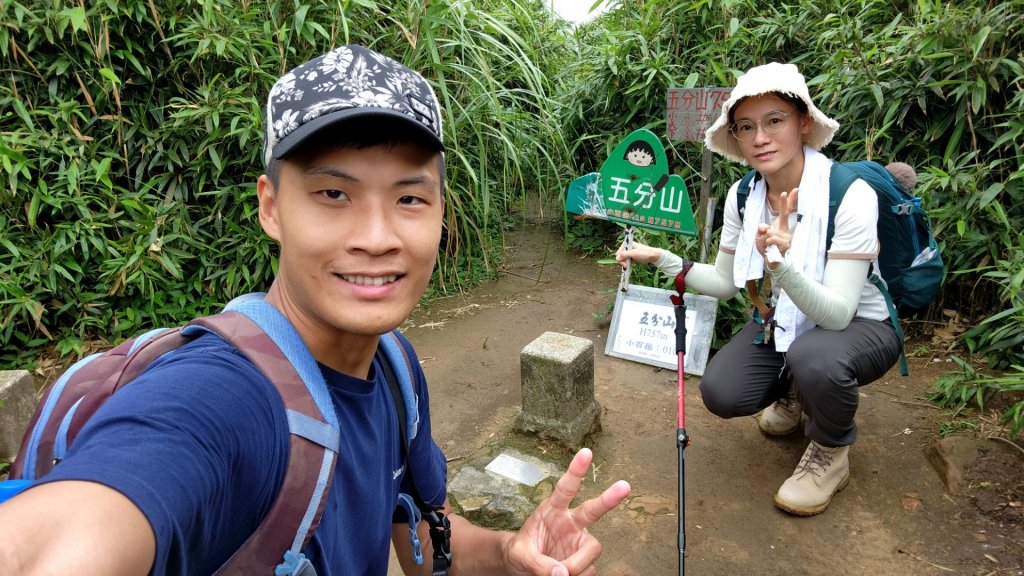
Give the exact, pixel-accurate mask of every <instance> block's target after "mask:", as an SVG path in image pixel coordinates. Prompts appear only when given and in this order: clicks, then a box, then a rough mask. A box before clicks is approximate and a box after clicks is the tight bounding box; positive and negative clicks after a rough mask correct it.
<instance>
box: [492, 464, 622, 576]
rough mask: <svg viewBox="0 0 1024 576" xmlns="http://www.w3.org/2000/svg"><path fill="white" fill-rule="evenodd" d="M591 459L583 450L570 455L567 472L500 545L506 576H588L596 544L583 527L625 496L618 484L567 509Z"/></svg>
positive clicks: (598, 549)
mask: <svg viewBox="0 0 1024 576" xmlns="http://www.w3.org/2000/svg"><path fill="white" fill-rule="evenodd" d="M591 458H593V455H592V454H591V452H590V450H588V449H586V448H584V449H583V450H580V451H579V452H577V453H576V456H575V457H574V458H573V459H572V462H571V463H570V464H569V469H568V470H567V471H566V473H565V474H564V475H562V477H561V478H560V479H559V480H558V483H557V484H556V485H555V491H554V492H553V493H552V494H551V496H549V497H548V498H547V499H546V500H544V501H543V502H541V503H540V505H539V506H537V509H536V510H534V511H533V514H531V515H530V517H529V518H527V519H526V522H525V523H524V524H523V527H522V528H521V529H520V530H519V531H518V532H517V533H516V534H515V535H514V537H512V538H511V539H510V540H509V541H508V542H507V543H506V546H505V550H504V555H505V559H506V566H508V567H509V572H510V573H515V574H524V575H533V576H570V575H571V576H577V575H584V576H593V575H595V574H597V569H596V568H595V567H594V561H595V560H597V557H598V556H599V555H600V554H601V543H600V542H598V541H597V538H594V537H593V536H592V535H591V534H590V533H589V532H587V526H590V525H591V524H593V523H594V522H597V521H598V520H599V519H600V518H601V517H602V516H604V515H605V514H606V513H607V512H608V511H609V510H611V509H613V508H615V507H616V506H618V505H619V504H620V503H621V502H622V501H623V500H624V499H625V498H626V496H628V495H629V492H630V490H631V488H630V486H629V484H628V483H627V482H625V481H624V480H620V481H618V482H616V483H614V484H612V485H611V486H609V487H608V489H606V490H605V491H604V492H603V493H602V494H601V495H600V496H598V497H596V498H591V499H590V500H587V501H586V502H584V503H582V504H580V505H579V506H577V507H576V508H571V509H570V508H569V504H570V503H572V499H573V498H575V497H576V493H577V492H579V489H580V484H582V482H583V475H584V474H585V473H586V472H587V468H589V467H590V460H591Z"/></svg>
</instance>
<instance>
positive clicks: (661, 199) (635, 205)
mask: <svg viewBox="0 0 1024 576" xmlns="http://www.w3.org/2000/svg"><path fill="white" fill-rule="evenodd" d="M565 209H566V210H567V211H568V212H571V213H573V214H579V215H581V216H589V217H592V218H600V219H602V220H611V221H613V222H620V223H622V224H626V225H632V226H639V227H641V228H650V229H653V230H661V231H664V232H670V233H673V234H683V235H686V236H696V235H697V227H696V225H695V224H694V221H693V209H692V208H691V207H690V197H689V194H688V193H687V190H686V184H685V183H684V182H683V179H682V178H681V177H679V175H678V174H670V173H669V169H668V160H667V159H666V157H665V147H664V146H663V145H662V143H661V141H660V140H659V139H658V137H657V136H655V135H654V133H653V132H651V131H649V130H636V131H634V132H633V133H631V134H630V135H629V136H627V137H626V138H625V139H624V140H623V141H622V142H621V143H619V145H618V146H616V147H615V150H614V151H612V153H611V155H610V156H609V157H608V159H607V160H605V162H604V164H602V165H601V171H600V172H592V173H590V174H587V175H585V176H581V177H580V178H577V179H576V180H574V181H573V182H572V183H571V184H570V185H569V190H568V193H567V195H566V200H565Z"/></svg>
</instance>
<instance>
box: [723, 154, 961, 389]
mask: <svg viewBox="0 0 1024 576" xmlns="http://www.w3.org/2000/svg"><path fill="white" fill-rule="evenodd" d="M755 177H759V175H758V174H757V171H756V170H751V171H749V172H747V174H746V175H744V176H743V178H742V179H741V180H740V184H739V187H738V188H737V198H736V200H737V204H738V206H739V207H740V219H741V220H742V218H743V210H742V208H743V206H744V204H745V203H746V199H747V195H748V193H749V190H750V184H751V182H753V180H754V178H755ZM858 178H860V179H862V180H864V181H865V182H867V183H868V185H870V186H871V187H872V188H873V189H874V190H875V195H876V196H877V197H878V243H879V253H878V268H879V270H878V273H874V272H872V273H871V274H870V276H869V277H868V278H869V280H870V281H871V283H872V284H874V285H875V286H876V287H877V288H878V290H879V291H880V292H881V293H882V295H883V296H884V297H885V301H886V304H887V306H888V308H889V317H890V318H891V319H892V323H893V326H895V327H896V332H897V334H898V335H899V337H900V340H901V341H902V340H903V331H902V330H901V329H900V324H899V318H907V317H910V316H913V315H914V314H917V313H918V312H921V311H922V310H924V309H925V308H927V307H928V305H929V304H931V302H932V300H934V299H935V296H936V295H938V293H939V288H940V287H941V285H942V278H943V273H944V269H943V264H942V255H941V254H940V253H939V245H938V243H936V241H935V237H934V236H933V234H932V224H931V220H930V219H929V218H928V213H927V212H925V211H924V209H923V208H921V199H920V198H916V197H913V196H911V195H910V192H909V191H908V190H907V189H906V188H904V187H903V185H902V184H900V183H899V182H898V181H897V180H896V179H895V178H894V177H893V175H892V174H890V173H889V171H888V170H886V169H885V167H883V166H882V165H881V164H879V163H877V162H874V161H872V160H861V161H858V162H835V163H833V164H832V173H831V175H830V176H829V190H828V195H829V201H828V229H827V231H826V233H825V246H826V252H827V251H828V249H829V248H830V247H831V246H832V236H833V235H834V234H835V219H836V212H837V211H838V210H839V205H840V204H842V202H843V197H844V196H845V195H846V191H847V190H848V189H849V188H850V185H851V184H853V182H854V181H855V180H857V179H858ZM879 276H881V277H879ZM882 280H884V282H882ZM900 362H901V364H900V368H901V371H902V373H903V374H904V375H906V373H907V366H906V357H905V356H903V357H901V359H900Z"/></svg>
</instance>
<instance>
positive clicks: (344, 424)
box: [42, 335, 447, 576]
mask: <svg viewBox="0 0 1024 576" xmlns="http://www.w3.org/2000/svg"><path fill="white" fill-rule="evenodd" d="M402 342H403V345H404V346H405V348H406V350H407V352H408V354H409V357H410V359H411V363H412V365H413V366H414V367H415V379H414V386H415V388H416V391H417V393H418V395H419V410H420V429H419V433H418V434H417V436H416V438H415V439H414V441H413V443H412V445H411V446H410V450H409V466H406V465H405V462H404V459H403V457H402V451H401V446H400V444H399V443H400V442H401V438H400V432H399V428H398V424H397V415H396V413H395V408H394V403H393V402H392V400H391V396H390V391H389V390H388V384H387V382H386V381H385V380H384V376H383V370H382V369H380V366H379V365H378V361H377V360H376V359H375V360H374V368H373V374H374V377H373V379H372V380H369V381H367V380H361V379H358V378H352V377H350V376H346V375H344V374H341V373H338V372H335V371H333V370H331V369H329V368H326V367H325V366H322V365H321V367H320V368H321V371H322V372H323V374H324V378H325V380H326V381H327V387H328V389H329V391H330V394H331V398H332V400H333V402H334V407H335V410H336V411H337V413H338V421H339V422H340V423H341V447H340V450H339V453H338V462H337V465H336V467H335V474H334V483H333V486H332V488H331V491H330V494H329V495H328V499H327V504H326V506H325V509H324V513H323V517H322V519H321V523H320V527H319V528H318V529H317V531H316V533H315V534H314V536H313V539H312V540H311V541H310V543H309V545H308V546H307V547H306V549H305V550H304V551H303V552H304V553H305V554H306V556H307V557H308V558H309V559H310V560H311V561H312V562H313V564H314V566H315V567H316V569H317V573H318V574H319V575H320V576H330V575H339V574H345V575H381V576H383V575H385V574H387V564H388V557H389V553H390V544H391V541H390V537H391V527H392V514H393V512H394V511H395V507H396V505H397V501H398V493H399V492H402V491H407V490H403V489H402V487H403V485H404V481H405V478H406V471H407V470H409V469H411V470H413V471H414V473H415V482H416V487H417V488H418V490H419V492H420V494H421V496H422V497H423V499H424V500H425V501H427V502H428V503H430V504H434V505H438V506H439V505H441V504H442V503H443V502H444V499H445V491H446V474H447V469H446V464H445V458H444V455H443V454H442V453H441V450H440V449H439V448H438V447H437V445H436V444H435V443H434V441H433V439H432V438H431V435H430V416H429V409H428V404H429V400H428V397H427V387H426V382H425V378H424V377H423V373H422V371H421V370H419V363H418V362H417V360H416V356H415V353H414V352H413V350H412V346H411V345H410V344H409V343H408V341H405V340H404V338H403V339H402ZM395 369H396V370H400V369H404V367H401V366H396V367H395ZM288 441H289V436H288V423H287V421H286V419H285V412H284V404H283V402H282V401H281V398H280V396H279V395H278V393H277V390H276V389H275V388H274V386H273V384H271V383H270V381H269V380H267V378H265V377H264V376H263V374H262V373H260V372H259V370H258V369H256V367H255V366H253V365H252V364H251V363H250V362H249V361H248V360H247V359H246V358H245V357H244V356H243V355H242V353H241V352H239V351H238V350H237V349H236V348H234V347H233V346H232V345H230V344H228V343H227V342H226V341H224V340H223V339H221V338H220V337H218V336H215V335H204V336H201V337H199V338H197V339H196V340H195V341H194V342H191V343H189V344H187V345H185V346H183V347H182V348H180V349H178V350H175V351H173V352H170V353H168V354H166V355H164V356H163V357H161V358H160V359H159V360H157V361H156V362H154V363H153V365H152V366H151V367H150V368H149V369H148V370H147V371H146V372H145V373H144V374H142V375H141V376H140V377H139V378H138V379H137V380H135V381H134V382H132V383H131V384H129V385H128V386H126V387H125V388H124V389H122V390H121V391H119V392H118V393H117V394H115V395H114V396H112V397H111V399H110V400H108V401H107V402H106V404H104V406H103V407H102V408H101V409H100V410H99V411H98V412H97V413H96V414H95V415H94V416H93V417H92V418H91V419H90V420H89V422H88V424H87V425H86V426H85V427H84V428H83V429H82V431H81V433H80V434H79V436H78V437H77V438H76V440H75V443H74V445H73V446H72V447H71V449H70V451H69V452H68V454H67V457H66V458H65V459H64V460H63V461H62V462H61V464H60V465H58V466H57V467H56V468H54V470H53V472H51V473H50V474H49V475H47V476H46V477H45V478H43V480H42V481H44V482H50V481H54V480H90V481H94V482H99V483H101V484H104V485H107V486H110V487H111V488H114V489H115V490H117V491H119V492H121V493H122V494H124V495H125V496H127V497H128V498H129V499H131V500H132V501H133V502H134V503H135V505H136V506H138V507H139V509H141V510H142V512H143V513H144V514H145V515H146V518H147V519H148V520H149V523H150V525H151V526H152V528H153V532H154V534H155V537H156V560H155V562H154V569H153V574H156V575H162V574H175V575H178V574H182V575H183V574H211V573H213V572H215V571H216V570H217V569H218V568H219V567H220V566H221V565H222V564H223V563H224V562H225V561H226V560H227V559H228V558H229V557H230V556H231V554H232V553H234V552H235V550H237V549H238V548H239V547H240V546H241V545H242V543H243V542H244V541H245V540H246V538H248V537H249V535H250V534H251V533H252V532H253V531H254V530H255V529H256V526H257V525H259V523H260V521H261V520H262V518H263V517H264V516H265V515H266V513H267V511H268V510H269V509H270V507H271V504H272V503H273V501H274V498H275V496H276V495H277V492H278V489H279V487H280V486H281V483H282V481H283V479H284V474H285V470H286V469H287V463H288ZM283 552H284V551H283V550H282V554H283Z"/></svg>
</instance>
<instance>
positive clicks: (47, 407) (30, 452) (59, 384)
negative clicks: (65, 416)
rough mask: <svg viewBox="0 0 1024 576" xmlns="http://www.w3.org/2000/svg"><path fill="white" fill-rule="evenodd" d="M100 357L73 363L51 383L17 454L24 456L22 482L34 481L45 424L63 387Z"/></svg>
mask: <svg viewBox="0 0 1024 576" xmlns="http://www.w3.org/2000/svg"><path fill="white" fill-rule="evenodd" d="M100 355H101V353H100V352H96V353H95V354H90V355H89V356H86V357H85V358H82V359H81V360H79V361H78V362H75V363H74V364H73V365H72V366H71V368H68V369H67V370H65V371H64V373H63V374H61V376H60V378H58V379H57V381H56V382H54V383H53V386H52V387H51V389H50V392H49V393H48V394H47V395H46V400H44V401H43V404H42V405H41V407H40V408H39V417H38V418H37V419H36V423H35V425H34V426H33V427H32V431H31V432H30V433H29V438H28V444H27V445H26V447H24V448H23V449H22V450H21V451H20V452H19V453H20V454H24V455H25V461H24V464H23V466H22V469H21V475H20V479H22V480H29V481H32V480H36V469H37V464H36V458H37V457H38V452H39V443H40V442H41V441H42V438H43V432H44V430H45V429H46V425H47V423H48V422H49V421H50V418H51V415H52V414H53V411H54V408H55V407H56V406H57V401H58V400H59V399H60V396H61V393H62V392H63V391H64V387H65V386H67V384H68V382H69V381H70V380H71V377H72V376H74V375H75V372H78V371H79V370H80V369H82V368H83V367H84V366H85V365H87V364H89V363H90V362H92V361H93V360H95V359H96V358H98V357H99V356H100Z"/></svg>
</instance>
